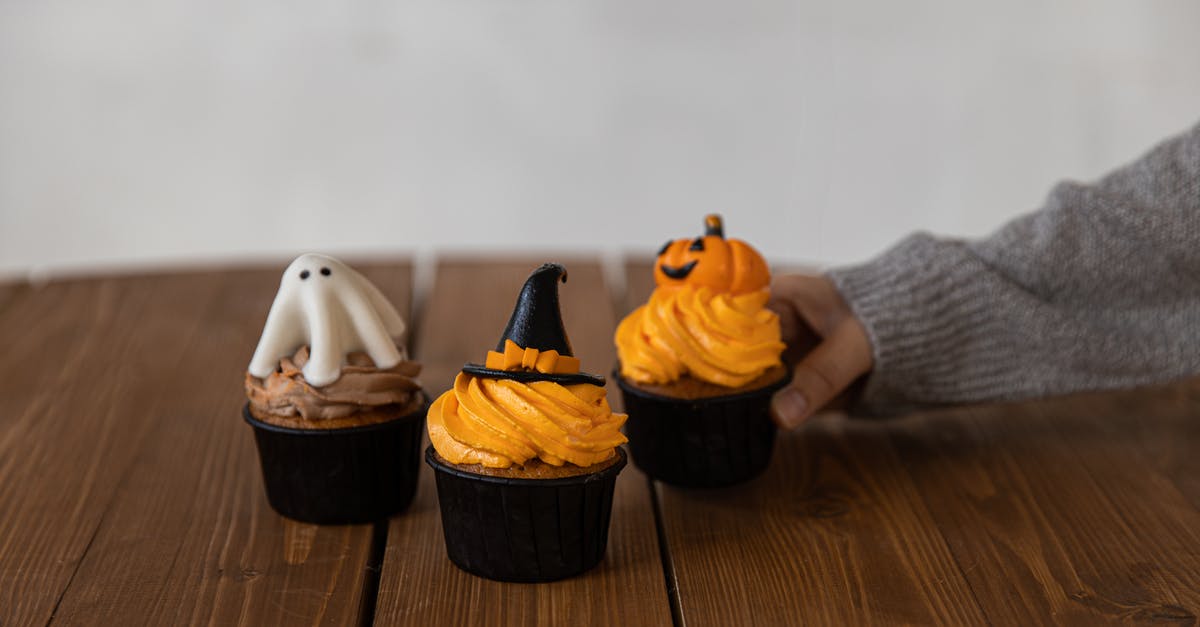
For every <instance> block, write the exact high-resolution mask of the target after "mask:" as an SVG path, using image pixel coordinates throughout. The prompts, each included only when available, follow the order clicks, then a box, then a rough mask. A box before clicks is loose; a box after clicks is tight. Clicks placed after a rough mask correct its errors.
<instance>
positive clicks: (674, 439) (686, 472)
mask: <svg viewBox="0 0 1200 627" xmlns="http://www.w3.org/2000/svg"><path fill="white" fill-rule="evenodd" d="M613 377H614V378H616V380H617V385H618V386H619V387H620V388H621V393H622V397H623V398H624V399H625V413H627V414H629V420H628V421H626V422H625V435H626V436H627V437H628V438H629V452H630V454H631V455H632V457H633V463H634V465H635V466H637V467H638V468H639V469H641V470H642V472H644V473H646V474H647V475H649V476H650V478H652V479H655V480H657V481H662V482H664V483H669V484H671V485H676V486H680V487H687V488H720V487H725V486H731V485H736V484H738V483H742V482H745V481H749V480H750V479H753V478H754V477H757V476H758V475H760V474H762V472H763V471H764V470H766V469H767V466H768V465H770V463H771V451H772V449H773V448H774V445H775V432H776V427H775V423H774V422H772V421H771V416H770V413H769V410H770V405H771V396H772V395H773V394H774V393H775V391H776V390H779V389H780V388H782V387H784V386H785V385H787V383H788V381H789V380H790V379H791V377H789V376H786V375H785V376H784V377H782V378H780V380H779V381H778V382H776V383H772V384H770V385H768V386H766V387H763V388H759V389H757V390H751V391H749V392H744V393H739V394H731V395H728V396H716V397H711V398H700V399H683V398H670V397H667V396H661V395H658V394H652V393H650V392H647V391H645V390H642V389H640V388H638V387H636V386H634V385H633V384H631V383H629V382H628V381H625V380H624V379H623V378H621V375H620V370H619V369H618V370H617V372H614V373H613Z"/></svg>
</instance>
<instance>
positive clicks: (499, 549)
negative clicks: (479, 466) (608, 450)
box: [425, 446, 626, 583]
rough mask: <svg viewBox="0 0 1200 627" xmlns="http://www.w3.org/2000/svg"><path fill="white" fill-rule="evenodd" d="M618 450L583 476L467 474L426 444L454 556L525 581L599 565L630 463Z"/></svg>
mask: <svg viewBox="0 0 1200 627" xmlns="http://www.w3.org/2000/svg"><path fill="white" fill-rule="evenodd" d="M617 455H619V459H617V461H616V462H615V463H613V464H611V465H609V466H607V467H605V468H602V469H601V470H598V471H596V472H593V473H589V474H585V475H576V476H572V477H562V478H557V479H516V478H511V477H497V476H490V475H480V474H476V473H472V472H467V471H465V470H462V469H461V468H458V467H456V466H455V465H454V464H451V463H449V462H446V461H445V460H443V459H442V458H441V457H439V456H438V454H437V452H436V451H435V450H434V449H433V447H432V446H430V447H428V448H426V449H425V461H426V463H428V464H429V465H430V466H431V467H432V468H433V470H434V476H435V477H436V478H437V490H438V503H439V504H440V506H441V510H442V531H443V533H444V534H445V538H446V553H447V555H448V556H449V557H450V561H451V562H453V563H454V564H455V565H456V566H458V567H459V568H461V569H463V570H465V571H467V572H469V573H471V574H474V575H478V576H480V577H485V578H487V579H494V580H497V581H512V582H525V583H533V582H545V581H555V580H558V579H565V578H567V577H571V576H573V575H578V574H580V573H582V572H585V571H587V570H590V569H591V568H593V567H595V566H596V564H599V563H600V560H601V559H603V557H604V552H605V550H606V549H607V547H608V523H609V518H610V515H611V513H612V499H613V490H614V488H615V487H616V482H617V474H618V473H620V472H621V469H622V468H624V467H625V463H626V459H625V451H624V450H622V449H620V448H618V449H617Z"/></svg>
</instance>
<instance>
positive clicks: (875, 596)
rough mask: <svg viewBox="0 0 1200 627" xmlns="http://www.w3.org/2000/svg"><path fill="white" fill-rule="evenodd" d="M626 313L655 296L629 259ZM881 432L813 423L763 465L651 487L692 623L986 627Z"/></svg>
mask: <svg viewBox="0 0 1200 627" xmlns="http://www.w3.org/2000/svg"><path fill="white" fill-rule="evenodd" d="M626 284H627V288H628V296H629V298H628V304H629V305H630V306H635V305H638V304H641V303H643V302H645V300H646V298H647V297H648V296H649V293H650V291H651V289H652V288H653V279H652V277H651V273H650V265H649V263H647V262H646V261H645V260H642V261H632V262H630V263H629V264H627V272H626ZM887 428H888V427H887V426H886V425H881V424H879V423H872V422H865V421H853V420H847V419H845V418H844V417H838V416H833V417H829V416H827V417H823V418H818V419H816V420H813V421H810V422H809V423H808V424H807V425H805V426H804V427H803V428H801V429H799V430H798V431H796V432H793V433H790V434H780V438H779V440H778V443H777V445H776V448H775V452H774V458H773V460H772V463H771V467H770V468H769V469H768V470H767V472H766V474H765V475H764V476H762V477H760V478H758V479H756V480H754V481H752V482H750V483H748V484H745V485H743V486H739V487H734V488H729V489H725V490H714V491H695V490H681V489H677V488H672V487H669V486H665V485H657V487H656V497H657V499H658V504H659V509H660V512H661V524H662V526H663V534H664V537H665V538H666V544H667V553H668V558H669V562H670V571H671V573H672V574H673V576H674V585H675V587H676V588H677V594H678V604H679V612H680V618H681V619H682V621H683V622H684V623H686V624H689V625H727V624H757V625H782V624H808V623H814V624H855V625H866V624H949V625H967V624H982V623H984V622H985V620H984V617H983V615H982V613H981V612H980V610H979V607H978V605H977V604H976V602H975V600H974V598H973V597H972V594H971V590H970V588H969V587H968V585H967V582H966V579H965V578H964V577H963V575H962V573H961V571H960V569H959V567H958V565H957V564H956V563H955V561H954V558H953V556H952V555H951V553H950V550H949V548H948V547H947V546H946V544H945V542H944V540H943V539H942V537H941V536H940V535H939V533H938V530H937V528H936V526H935V525H934V524H933V520H932V518H931V516H930V513H929V512H928V511H927V510H926V508H925V504H924V502H923V501H922V499H921V498H920V495H919V492H918V490H917V486H916V485H914V484H913V482H912V481H911V480H910V479H909V478H908V476H907V475H906V474H905V472H904V468H903V465H902V464H901V462H900V460H899V459H898V458H897V456H896V454H895V451H894V450H893V449H892V446H891V444H890V442H889V441H888V433H887Z"/></svg>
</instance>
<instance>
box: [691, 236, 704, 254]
mask: <svg viewBox="0 0 1200 627" xmlns="http://www.w3.org/2000/svg"><path fill="white" fill-rule="evenodd" d="M688 250H695V251H703V250H704V238H703V237H697V238H696V239H694V240H692V245H691V246H688Z"/></svg>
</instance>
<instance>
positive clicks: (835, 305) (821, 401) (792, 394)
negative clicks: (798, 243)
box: [767, 274, 874, 429]
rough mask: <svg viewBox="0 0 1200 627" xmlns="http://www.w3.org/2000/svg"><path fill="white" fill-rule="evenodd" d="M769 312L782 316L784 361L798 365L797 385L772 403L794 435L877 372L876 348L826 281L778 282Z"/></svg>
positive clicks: (792, 278)
mask: <svg viewBox="0 0 1200 627" xmlns="http://www.w3.org/2000/svg"><path fill="white" fill-rule="evenodd" d="M767 307H769V308H770V309H771V310H773V311H774V312H775V313H777V314H779V325H780V330H781V331H782V332H783V341H784V342H785V343H787V345H788V350H787V351H786V352H785V353H784V358H785V359H787V360H788V362H789V363H793V362H794V363H796V365H795V370H794V372H793V374H792V382H791V383H790V384H789V385H788V386H787V387H785V388H783V389H781V390H779V391H778V392H776V393H775V396H774V398H772V399H771V417H772V418H773V419H774V420H775V422H776V423H777V424H778V425H779V426H780V427H782V428H784V429H794V428H796V427H798V426H800V424H801V423H803V422H804V421H805V420H807V419H808V418H809V417H810V416H812V415H813V414H814V413H816V412H817V410H819V409H821V408H822V407H825V406H826V405H828V404H829V402H830V401H831V400H833V399H834V398H835V397H837V395H838V394H840V393H842V392H843V391H844V390H845V389H846V388H847V387H849V386H850V384H851V383H854V381H855V379H858V378H859V377H860V376H862V375H864V374H866V373H868V372H870V371H871V368H872V366H873V362H874V358H873V357H872V354H871V342H870V340H868V339H867V331H866V329H865V328H863V325H862V323H861V322H859V320H858V318H856V317H855V316H854V312H852V311H851V310H850V306H849V305H848V304H846V301H845V299H843V298H842V295H841V294H839V293H838V291H837V288H835V287H834V286H833V283H832V282H831V281H830V280H829V279H827V278H825V277H822V276H813V275H804V274H789V275H785V276H779V277H776V278H775V279H774V280H773V281H772V282H771V300H770V302H769V303H767Z"/></svg>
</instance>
